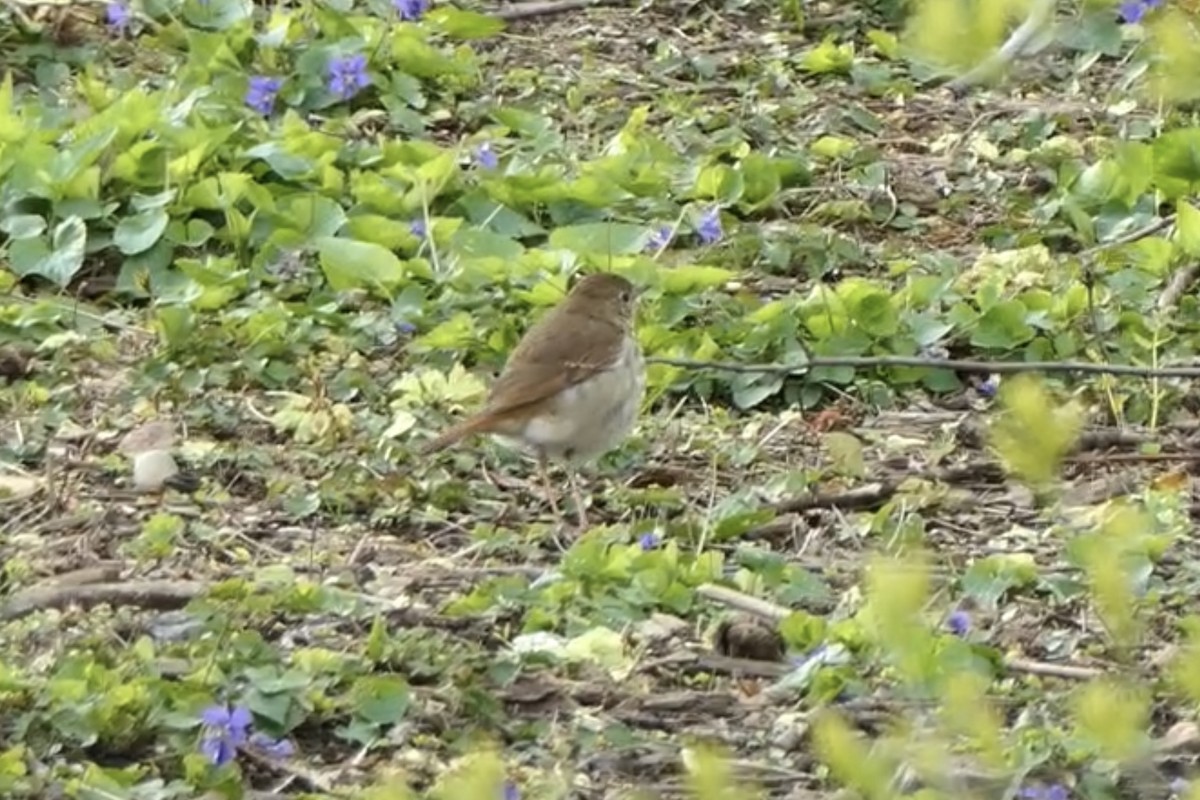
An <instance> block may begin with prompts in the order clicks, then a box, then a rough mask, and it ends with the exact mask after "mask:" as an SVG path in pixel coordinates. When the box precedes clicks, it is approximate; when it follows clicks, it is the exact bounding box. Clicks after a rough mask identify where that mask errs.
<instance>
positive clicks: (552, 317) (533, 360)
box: [485, 309, 624, 416]
mask: <svg viewBox="0 0 1200 800" xmlns="http://www.w3.org/2000/svg"><path fill="white" fill-rule="evenodd" d="M557 311H558V309H555V310H554V311H551V312H550V313H549V314H547V315H546V316H545V317H543V318H542V319H541V320H540V321H539V322H538V323H537V324H536V325H534V327H532V328H530V329H529V332H528V333H526V334H525V336H524V338H522V339H521V342H520V343H519V344H518V345H517V347H516V349H515V350H513V352H512V355H510V356H509V357H508V363H507V364H506V365H505V367H504V371H503V372H502V373H500V377H499V378H497V379H496V383H495V384H493V385H492V390H491V392H490V394H489V396H488V402H487V407H486V409H485V413H488V414H490V415H494V416H500V415H504V414H507V413H510V412H513V411H516V410H517V409H519V408H523V407H525V406H528V405H532V404H534V403H540V402H542V401H544V400H547V399H549V398H550V397H552V396H554V395H556V394H558V393H559V392H561V391H563V390H565V389H568V388H570V387H572V386H574V385H575V384H578V383H582V382H583V381H586V380H587V379H588V378H590V377H592V376H593V375H596V374H597V373H600V372H604V371H605V370H608V369H611V368H612V366H613V364H614V363H616V361H617V359H618V358H619V357H620V355H621V345H622V342H623V340H624V337H623V335H622V332H621V328H620V326H619V325H617V324H616V323H614V322H611V321H608V320H602V319H598V318H596V317H591V316H585V315H583V314H572V315H570V317H569V318H568V319H569V322H568V321H567V320H566V319H561V316H562V315H560V314H558V313H557Z"/></svg>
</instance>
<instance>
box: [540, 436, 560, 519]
mask: <svg viewBox="0 0 1200 800" xmlns="http://www.w3.org/2000/svg"><path fill="white" fill-rule="evenodd" d="M537 464H538V475H540V476H541V478H542V488H543V489H544V490H545V491H546V502H547V503H549V504H550V510H551V511H553V512H554V516H556V517H562V513H561V512H559V510H558V502H557V501H556V500H555V499H554V497H555V493H554V487H553V486H551V485H550V470H549V468H548V467H547V465H546V454H545V453H544V452H543V451H541V450H539V451H538V454H537Z"/></svg>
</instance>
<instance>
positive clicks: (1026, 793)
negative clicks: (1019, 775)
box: [1017, 783, 1070, 800]
mask: <svg viewBox="0 0 1200 800" xmlns="http://www.w3.org/2000/svg"><path fill="white" fill-rule="evenodd" d="M1017 796H1018V797H1021V798H1023V800H1067V798H1068V797H1070V793H1069V792H1068V791H1067V787H1065V786H1063V785H1062V784H1061V783H1052V784H1050V785H1049V786H1027V787H1025V788H1024V789H1022V790H1021V793H1020V794H1019V795H1017Z"/></svg>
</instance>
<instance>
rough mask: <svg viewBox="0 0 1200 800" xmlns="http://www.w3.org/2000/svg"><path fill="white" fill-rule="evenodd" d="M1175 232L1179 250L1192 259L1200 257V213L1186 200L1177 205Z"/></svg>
mask: <svg viewBox="0 0 1200 800" xmlns="http://www.w3.org/2000/svg"><path fill="white" fill-rule="evenodd" d="M1175 231H1176V238H1175V241H1177V242H1178V243H1179V248H1180V249H1181V250H1183V252H1184V253H1186V254H1187V255H1188V256H1190V257H1191V258H1196V257H1197V256H1200V211H1197V210H1196V207H1195V206H1194V205H1192V204H1191V203H1189V202H1187V201H1186V200H1182V199H1181V200H1180V201H1179V202H1178V203H1177V204H1176V208H1175Z"/></svg>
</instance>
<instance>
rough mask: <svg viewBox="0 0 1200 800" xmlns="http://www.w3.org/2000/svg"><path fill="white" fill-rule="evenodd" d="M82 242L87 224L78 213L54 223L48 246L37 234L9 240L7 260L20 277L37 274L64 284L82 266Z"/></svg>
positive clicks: (85, 237) (83, 246) (85, 240)
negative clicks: (55, 224)
mask: <svg viewBox="0 0 1200 800" xmlns="http://www.w3.org/2000/svg"><path fill="white" fill-rule="evenodd" d="M86 244H87V225H85V224H84V222H83V220H81V219H80V218H79V217H70V218H68V219H65V220H63V221H62V222H61V223H59V224H58V226H57V227H55V229H54V235H53V237H52V238H51V241H50V244H49V246H47V245H46V242H45V239H43V238H41V237H38V238H33V239H18V240H17V241H15V242H13V244H12V245H11V246H10V247H9V256H10V263H11V265H12V269H13V272H15V273H17V274H18V275H20V276H22V277H24V276H26V275H40V276H41V277H43V278H48V279H49V280H51V281H54V282H55V283H56V284H58V285H59V286H66V285H67V284H68V283H70V281H71V278H73V277H75V273H77V272H79V268H80V267H82V266H83V255H84V249H85V246H86Z"/></svg>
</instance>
